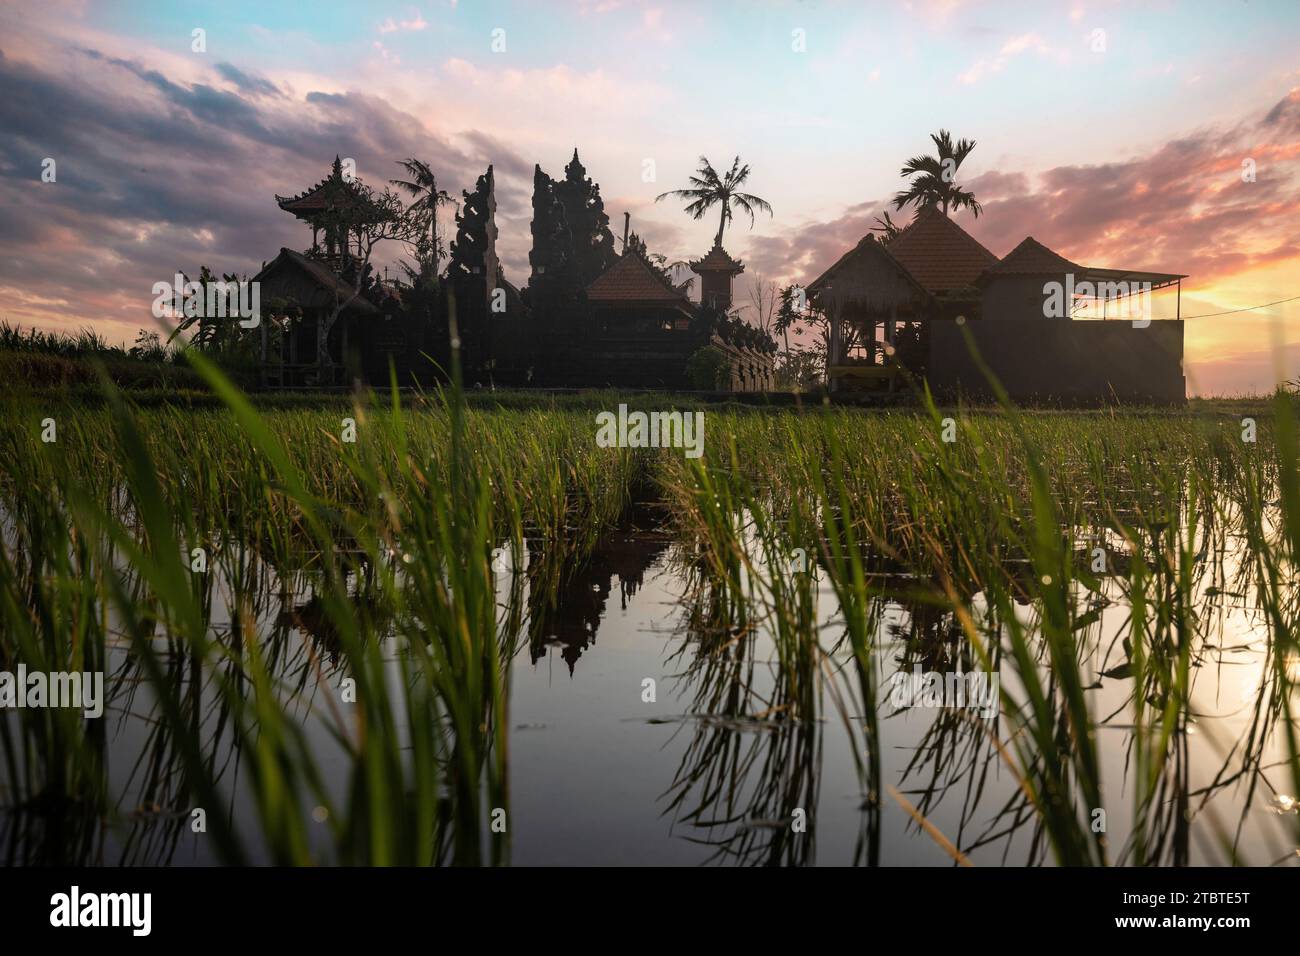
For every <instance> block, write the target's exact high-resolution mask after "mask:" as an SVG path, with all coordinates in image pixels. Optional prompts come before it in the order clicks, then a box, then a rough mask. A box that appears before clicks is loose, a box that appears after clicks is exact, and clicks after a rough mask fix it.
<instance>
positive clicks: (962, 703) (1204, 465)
mask: <svg viewBox="0 0 1300 956" xmlns="http://www.w3.org/2000/svg"><path fill="white" fill-rule="evenodd" d="M201 370H202V372H203V374H204V375H205V376H207V377H208V378H209V379H210V380H211V382H212V385H213V388H214V389H215V391H216V393H217V394H218V395H219V396H220V397H221V403H220V404H219V405H213V406H205V407H197V408H189V407H182V406H180V405H174V404H167V403H158V404H151V405H149V406H148V407H140V406H138V405H136V404H133V403H132V402H130V401H129V400H127V399H125V398H123V397H121V396H119V395H116V394H115V393H110V394H109V395H108V396H107V397H106V398H105V399H104V400H103V401H101V402H71V401H69V402H59V401H57V400H53V399H51V400H39V399H36V398H29V399H13V400H12V401H10V402H9V403H8V404H7V405H6V415H5V416H4V418H3V422H0V671H8V672H15V671H16V669H17V668H18V667H19V666H20V665H21V666H23V667H25V668H26V669H27V670H28V671H42V672H47V673H57V672H85V673H89V672H102V673H103V674H104V695H105V701H104V711H103V715H102V717H100V718H98V719H86V718H85V716H84V715H83V713H82V712H81V711H80V710H77V709H72V708H33V707H28V708H21V707H8V708H4V709H0V860H2V861H3V863H4V864H6V865H10V866H17V865H30V864H50V863H61V864H91V865H94V864H105V865H118V864H127V865H137V864H163V865H194V864H213V863H220V864H250V863H281V864H379V865H383V864H418V865H437V864H458V865H508V864H516V865H530V864H570V863H572V864H710V865H760V864H782V865H812V864H822V865H849V864H856V865H900V864H907V865H934V866H961V865H976V866H990V865H992V866H998V865H1087V866H1145V865H1160V864H1163V865H1186V864H1216V865H1257V866H1275V865H1294V864H1296V863H1298V862H1300V857H1298V856H1297V848H1298V847H1300V816H1298V815H1297V801H1296V797H1297V795H1300V745H1298V743H1297V725H1296V721H1297V711H1296V708H1297V704H1298V703H1300V700H1298V699H1297V694H1296V682H1297V680H1298V679H1300V648H1297V634H1298V633H1300V581H1298V579H1297V574H1298V573H1300V565H1298V561H1300V477H1298V475H1297V431H1296V424H1295V419H1294V409H1293V406H1292V402H1291V401H1290V400H1289V399H1285V398H1281V397H1279V398H1277V399H1276V400H1275V401H1274V403H1273V404H1271V405H1269V404H1267V403H1261V405H1260V408H1259V410H1258V412H1257V413H1256V415H1255V416H1253V417H1252V418H1251V424H1250V425H1249V426H1246V425H1244V424H1243V421H1242V418H1241V416H1240V415H1234V414H1212V413H1202V414H1193V413H1189V412H1181V411H1179V412H1173V411H1163V412H1148V411H1141V410H1127V411H1118V410H1117V411H1097V412H1049V411H1017V410H1015V409H1012V408H1010V407H1000V408H999V407H993V408H985V409H979V410H971V409H961V408H944V409H941V408H936V407H934V406H933V405H930V404H927V403H922V404H921V405H919V406H917V407H914V408H908V409H897V410H875V411H864V410H855V409H844V408H831V407H827V408H820V407H813V408H788V409H760V408H745V407H733V406H710V407H707V408H705V409H704V411H705V416H704V421H705V438H704V454H703V456H702V457H700V458H688V457H687V456H686V455H684V454H683V453H682V450H681V449H674V448H603V447H599V446H598V444H597V442H596V441H595V434H596V424H595V413H596V412H597V411H599V410H601V409H613V408H616V407H617V403H618V402H620V401H627V400H628V399H627V398H626V397H624V398H620V397H619V396H617V395H613V394H610V395H601V394H596V395H590V396H587V397H585V398H584V399H583V401H581V402H568V403H565V402H549V403H548V402H547V401H546V400H542V399H535V400H532V401H530V402H513V403H512V402H506V401H502V402H501V403H493V402H491V401H476V402H474V403H473V404H472V406H469V407H467V406H466V405H465V403H464V402H463V400H462V399H461V398H460V397H459V396H458V393H456V392H455V391H448V392H447V393H438V394H426V395H417V396H410V395H407V396H404V397H403V399H402V400H400V401H399V400H398V397H397V395H396V393H395V392H394V393H393V394H382V393H381V394H378V395H367V396H364V397H358V398H357V399H356V400H354V401H345V400H338V401H328V400H323V401H321V402H319V403H317V404H315V405H313V406H285V407H277V406H275V405H270V406H266V405H262V406H255V405H254V404H253V403H251V402H250V401H249V400H248V399H247V398H246V397H244V396H243V395H241V394H240V393H239V392H238V391H236V390H235V389H234V388H233V387H232V386H230V385H228V384H227V383H226V382H225V381H224V380H223V379H221V377H220V375H219V374H218V373H216V372H215V371H213V370H211V369H209V368H207V367H206V366H201ZM660 401H663V400H662V399H660ZM646 410H647V411H649V410H652V409H651V408H650V407H647V408H646ZM50 420H52V421H53V423H54V430H53V433H52V434H51V431H50V425H49V422H50ZM349 423H350V424H349ZM349 439H352V440H349ZM1251 439H1253V440H1251ZM956 687H963V688H966V690H967V696H966V699H964V700H961V699H956V698H954V697H952V696H951V693H949V694H948V695H947V696H945V695H944V693H942V691H943V690H944V689H947V690H948V691H950V692H951V690H952V689H953V688H956Z"/></svg>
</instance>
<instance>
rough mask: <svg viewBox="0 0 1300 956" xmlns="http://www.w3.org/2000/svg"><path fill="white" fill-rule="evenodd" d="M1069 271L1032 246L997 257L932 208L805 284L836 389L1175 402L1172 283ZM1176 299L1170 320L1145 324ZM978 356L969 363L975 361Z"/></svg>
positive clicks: (1177, 332)
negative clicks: (1158, 305) (904, 385)
mask: <svg viewBox="0 0 1300 956" xmlns="http://www.w3.org/2000/svg"><path fill="white" fill-rule="evenodd" d="M1184 278H1186V276H1183V275H1178V274H1174V273H1162V272H1148V271H1143V270H1133V269H1103V268H1096V267H1086V266H1081V265H1078V264H1077V263H1074V262H1071V261H1070V260H1069V259H1066V258H1065V257H1064V256H1061V255H1059V254H1058V253H1056V252H1053V251H1052V250H1051V249H1049V248H1047V247H1046V246H1044V245H1043V244H1042V243H1039V242H1038V241H1036V240H1035V239H1033V238H1032V237H1029V238H1026V239H1025V240H1024V241H1023V242H1021V243H1020V244H1019V245H1017V246H1016V247H1015V248H1014V249H1013V250H1011V252H1009V253H1007V255H1006V256H1005V257H1003V258H1002V259H999V258H998V257H997V256H995V255H994V254H993V253H992V252H990V251H989V250H988V249H986V248H985V247H984V246H983V245H981V244H980V243H979V242H978V241H977V240H976V239H975V238H974V237H972V236H971V235H970V234H969V233H967V232H966V231H965V230H964V229H962V228H961V227H960V226H959V225H957V223H955V222H953V221H952V220H951V219H950V218H949V217H947V216H945V215H944V214H943V213H942V212H941V211H940V210H938V209H937V208H933V207H931V208H925V209H922V210H920V211H919V212H918V213H917V215H916V218H915V219H914V220H913V222H912V223H911V225H909V226H908V227H907V228H905V229H903V230H902V231H901V232H900V233H899V234H898V235H897V236H896V237H895V238H894V239H893V240H891V241H888V242H880V241H878V240H877V239H876V238H875V237H874V236H870V235H869V236H867V237H865V238H864V239H863V240H862V241H861V242H859V243H858V244H857V246H855V247H854V248H853V249H851V250H849V251H848V252H847V253H845V254H844V255H843V256H842V257H841V258H840V259H839V260H838V261H837V262H835V264H834V265H832V266H831V267H830V268H829V269H827V270H826V271H825V272H824V273H822V275H820V276H818V277H817V278H816V279H814V280H813V281H812V282H810V283H808V285H807V286H806V287H805V289H806V293H807V296H808V300H809V304H810V305H811V306H812V307H813V308H815V309H818V310H820V311H822V312H823V314H825V315H826V316H827V318H828V320H829V325H830V355H829V359H828V363H827V366H828V378H829V380H830V384H831V388H832V389H835V390H840V389H845V388H852V387H862V388H887V389H893V388H895V387H897V386H898V383H899V381H900V379H901V378H903V377H905V376H911V377H912V378H914V379H916V380H918V381H919V379H921V378H924V379H925V380H926V381H928V383H929V385H930V387H931V389H932V390H934V391H937V392H942V393H949V394H958V393H963V394H968V395H972V396H974V395H981V396H986V395H988V394H989V393H990V392H991V390H992V389H991V385H990V383H989V381H988V379H987V377H986V376H985V374H984V372H983V371H982V369H981V368H980V361H979V360H982V361H983V363H984V364H986V365H987V366H988V368H989V369H990V370H991V371H992V373H993V375H994V376H995V377H996V379H997V380H998V381H999V382H1000V383H1001V385H1002V386H1003V387H1004V388H1005V389H1006V390H1007V392H1008V393H1009V394H1010V396H1011V397H1012V398H1016V399H1025V400H1037V401H1042V400H1049V401H1052V400H1054V401H1061V402H1094V401H1107V400H1120V401H1135V402H1137V401H1142V402H1159V403H1180V402H1182V401H1184V400H1185V387H1186V386H1185V380H1184V377H1183V370H1182V358H1183V324H1182V320H1181V292H1180V290H1181V281H1182V279H1184ZM1171 288H1172V289H1174V290H1175V293H1176V295H1177V299H1176V305H1175V315H1176V318H1174V319H1161V320H1153V316H1152V314H1151V313H1152V308H1151V302H1152V297H1153V296H1154V294H1155V293H1156V292H1159V291H1161V290H1165V289H1171ZM977 355H978V357H979V360H977V357H976V356H977Z"/></svg>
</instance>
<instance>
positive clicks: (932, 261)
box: [885, 206, 998, 292]
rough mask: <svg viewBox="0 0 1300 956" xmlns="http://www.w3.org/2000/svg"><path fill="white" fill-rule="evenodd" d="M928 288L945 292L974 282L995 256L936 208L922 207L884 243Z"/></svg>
mask: <svg viewBox="0 0 1300 956" xmlns="http://www.w3.org/2000/svg"><path fill="white" fill-rule="evenodd" d="M885 248H886V249H887V250H888V251H889V254H890V255H891V256H893V257H894V258H895V259H896V260H898V262H900V263H901V264H902V265H903V267H904V268H906V269H907V271H908V272H910V273H912V275H913V276H914V277H915V278H916V281H917V282H919V283H921V285H922V286H924V287H925V289H926V290H927V291H929V292H948V291H952V290H955V289H966V288H970V287H972V286H974V285H975V280H976V279H977V278H979V276H980V274H981V273H982V272H984V270H985V269H987V268H989V267H990V266H992V265H994V264H995V263H997V261H998V257H997V256H995V255H994V254H993V253H991V252H989V251H988V250H987V249H985V248H984V247H983V246H982V245H980V244H979V243H978V242H977V241H976V240H975V238H974V237H973V236H971V234H970V233H968V232H967V231H966V230H965V229H963V228H962V227H961V226H959V225H957V224H956V223H955V222H953V221H952V220H951V219H949V218H948V217H947V216H945V215H944V214H943V213H942V212H940V211H939V210H938V209H937V208H935V207H933V206H931V207H928V208H926V209H922V210H921V211H920V212H918V213H917V214H916V218H915V219H913V220H912V224H911V225H910V226H908V227H907V228H906V229H904V230H903V231H902V232H900V233H899V234H898V236H897V237H895V238H894V240H893V241H892V242H890V243H889V244H888V245H887V246H886V247H885Z"/></svg>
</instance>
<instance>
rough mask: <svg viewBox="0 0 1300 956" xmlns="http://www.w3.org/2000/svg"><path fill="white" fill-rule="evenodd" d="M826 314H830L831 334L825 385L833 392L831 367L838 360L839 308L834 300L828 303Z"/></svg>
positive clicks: (833, 383) (827, 353)
mask: <svg viewBox="0 0 1300 956" xmlns="http://www.w3.org/2000/svg"><path fill="white" fill-rule="evenodd" d="M827 315H828V316H830V322H831V334H830V341H829V342H828V344H827V349H826V387H827V390H829V391H832V392H833V391H835V379H833V378H832V377H831V369H832V368H833V367H834V366H836V365H838V364H839V360H840V310H839V306H838V304H836V303H835V302H834V301H832V302H831V303H830V304H828V306H827Z"/></svg>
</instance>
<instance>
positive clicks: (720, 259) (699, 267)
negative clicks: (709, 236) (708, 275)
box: [688, 242, 745, 276]
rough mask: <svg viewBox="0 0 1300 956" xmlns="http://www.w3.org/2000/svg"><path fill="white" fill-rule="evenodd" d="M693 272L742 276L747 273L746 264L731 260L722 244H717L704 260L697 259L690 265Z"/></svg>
mask: <svg viewBox="0 0 1300 956" xmlns="http://www.w3.org/2000/svg"><path fill="white" fill-rule="evenodd" d="M688 265H689V266H690V267H691V271H692V272H699V273H704V272H726V273H729V274H730V275H733V276H734V275H740V273H742V272H744V271H745V265H744V263H742V262H740V261H739V260H737V259H733V258H731V255H730V254H729V253H728V252H727V250H726V249H723V248H722V243H720V242H715V243H714V244H713V248H712V249H710V250H709V254H708V255H706V256H705V257H704V258H703V259H695V260H693V261H691V262H690V263H688Z"/></svg>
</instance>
